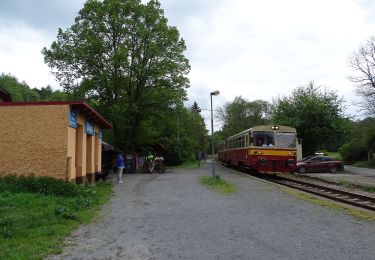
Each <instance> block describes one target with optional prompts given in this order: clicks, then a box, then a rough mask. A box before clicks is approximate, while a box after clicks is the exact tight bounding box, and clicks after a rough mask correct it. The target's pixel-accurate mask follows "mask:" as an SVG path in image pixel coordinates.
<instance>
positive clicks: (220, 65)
mask: <svg viewBox="0 0 375 260" xmlns="http://www.w3.org/2000/svg"><path fill="white" fill-rule="evenodd" d="M160 1H161V5H162V8H163V9H164V11H165V16H166V17H167V18H168V20H169V24H170V25H173V26H177V28H178V30H179V31H180V33H181V35H182V37H183V38H184V39H185V41H186V45H187V52H186V56H187V57H188V59H189V60H190V64H191V67H192V69H191V72H190V74H189V78H190V82H191V87H190V88H189V90H188V98H189V104H191V103H192V102H193V101H197V102H198V105H199V106H200V107H201V108H203V109H206V108H207V109H208V108H209V107H210V95H209V93H210V92H211V91H213V90H219V91H220V95H219V96H217V97H214V107H217V106H219V105H223V104H224V103H225V102H228V101H232V100H233V99H234V97H235V96H240V95H241V96H242V97H244V98H246V99H248V100H255V99H263V100H267V101H270V102H271V101H272V99H273V98H276V97H279V96H284V95H289V93H291V91H292V90H293V89H294V88H296V87H297V86H301V85H306V84H307V83H308V82H309V81H312V80H313V81H315V83H316V84H317V85H321V86H326V88H327V89H334V90H337V92H338V94H339V95H340V96H343V97H344V98H345V100H346V101H347V106H348V109H347V113H348V114H351V115H358V113H356V108H355V107H354V106H352V104H354V103H355V102H358V98H357V97H356V95H355V93H354V88H353V87H352V84H351V83H350V82H349V81H348V80H347V77H348V76H349V74H350V73H351V69H350V68H349V67H348V57H349V56H350V55H351V54H352V53H353V52H354V51H357V50H358V48H359V46H360V45H361V44H363V43H364V42H365V41H366V40H367V39H368V38H369V37H370V36H372V35H375V1H371V0H283V1H280V0H216V1H212V0H211V1H209V0H190V1H185V0H160ZM83 3H84V1H83V0H33V1H29V0H0V72H4V73H11V74H12V75H14V76H16V77H17V78H18V79H19V80H20V81H26V82H27V83H28V84H29V86H30V87H38V88H40V87H44V86H46V85H48V84H50V85H51V86H52V87H53V88H55V89H57V88H60V87H59V84H58V83H57V82H56V81H54V78H53V76H52V75H51V74H50V70H49V68H48V67H47V65H45V64H44V62H43V56H42V54H41V49H42V48H43V47H49V46H50V44H51V43H52V41H54V40H55V39H56V35H57V30H58V28H59V27H60V28H62V29H66V28H67V27H69V26H71V25H72V24H73V23H74V18H75V17H76V16H77V12H78V10H79V9H81V8H82V7H83ZM203 115H204V117H205V118H206V119H209V113H208V111H203Z"/></svg>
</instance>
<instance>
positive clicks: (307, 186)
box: [267, 176, 375, 211]
mask: <svg viewBox="0 0 375 260" xmlns="http://www.w3.org/2000/svg"><path fill="white" fill-rule="evenodd" d="M267 180H268V181H272V182H274V183H277V184H280V185H284V186H287V187H290V188H294V189H297V190H301V191H304V192H308V193H311V194H315V195H318V196H321V197H324V198H327V199H331V200H334V201H338V202H341V203H345V204H349V205H352V206H356V207H360V208H364V209H368V210H372V211H375V198H373V197H368V196H365V195H360V194H356V193H352V192H347V191H342V190H338V189H333V188H330V187H325V186H321V185H317V184H312V183H308V182H303V181H298V180H293V179H288V178H284V177H279V176H277V177H276V178H272V179H270V178H267Z"/></svg>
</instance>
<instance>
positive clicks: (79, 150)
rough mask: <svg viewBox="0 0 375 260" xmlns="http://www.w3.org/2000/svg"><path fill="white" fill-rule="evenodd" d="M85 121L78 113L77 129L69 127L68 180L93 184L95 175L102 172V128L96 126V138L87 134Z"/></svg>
mask: <svg viewBox="0 0 375 260" xmlns="http://www.w3.org/2000/svg"><path fill="white" fill-rule="evenodd" d="M85 120H86V119H85V117H84V116H83V115H81V114H80V113H78V114H77V128H72V127H70V126H68V127H67V128H68V139H67V160H68V169H69V170H68V180H69V181H75V182H77V183H83V182H86V181H88V182H93V181H94V180H95V173H97V172H101V170H102V166H101V162H102V153H101V152H102V145H101V141H99V132H100V128H99V126H97V125H94V131H95V136H90V135H88V134H86V133H85Z"/></svg>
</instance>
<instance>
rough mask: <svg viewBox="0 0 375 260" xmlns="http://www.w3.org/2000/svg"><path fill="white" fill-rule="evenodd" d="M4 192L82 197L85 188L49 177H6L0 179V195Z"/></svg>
mask: <svg viewBox="0 0 375 260" xmlns="http://www.w3.org/2000/svg"><path fill="white" fill-rule="evenodd" d="M4 191H7V192H27V193H38V194H44V195H53V196H63V197H75V196H79V195H82V193H84V192H85V187H82V186H79V185H76V184H74V183H70V182H67V181H63V180H59V179H55V178H51V177H35V176H15V175H8V176H5V177H3V178H0V193H2V192H4Z"/></svg>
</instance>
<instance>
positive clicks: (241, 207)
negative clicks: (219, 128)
mask: <svg viewBox="0 0 375 260" xmlns="http://www.w3.org/2000/svg"><path fill="white" fill-rule="evenodd" d="M217 170H218V173H219V174H220V175H221V176H223V177H224V178H225V179H227V180H230V181H231V182H232V183H234V184H235V185H236V187H237V189H238V192H237V193H235V194H231V195H226V194H221V193H217V192H215V191H213V190H210V189H208V188H206V187H205V186H202V185H200V184H199V183H198V178H199V176H202V175H208V174H209V165H207V164H205V165H203V166H202V167H201V168H200V169H190V170H187V169H178V170H177V169H176V170H174V172H168V173H165V174H160V175H157V174H153V175H146V174H143V175H142V174H135V175H125V181H126V183H125V184H123V185H118V184H115V187H114V190H115V195H114V197H113V198H112V199H111V201H110V202H109V203H108V204H107V205H106V206H105V207H104V208H103V211H102V215H103V217H102V218H101V219H99V220H98V221H96V222H94V223H92V224H90V225H87V226H82V227H81V228H79V229H78V230H77V231H76V232H74V234H72V236H70V237H69V238H68V239H67V240H66V241H65V242H66V244H67V247H66V249H65V250H64V253H63V254H61V255H58V256H51V257H49V259H162V260H163V259H304V260H306V259H374V258H375V247H374V245H375V223H374V222H368V221H364V220H357V219H354V218H353V217H350V216H347V215H345V214H344V213H341V212H338V211H334V210H331V209H327V208H324V207H321V206H317V205H313V204H310V203H308V202H305V201H301V200H298V199H296V198H293V197H291V196H290V195H288V194H286V193H284V192H283V191H281V190H280V189H279V188H278V187H277V186H274V185H271V184H268V183H265V182H262V181H259V180H256V179H252V178H249V177H247V176H243V175H241V174H237V173H234V172H232V171H231V170H227V169H225V168H222V167H220V166H219V167H218V169H217Z"/></svg>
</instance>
